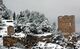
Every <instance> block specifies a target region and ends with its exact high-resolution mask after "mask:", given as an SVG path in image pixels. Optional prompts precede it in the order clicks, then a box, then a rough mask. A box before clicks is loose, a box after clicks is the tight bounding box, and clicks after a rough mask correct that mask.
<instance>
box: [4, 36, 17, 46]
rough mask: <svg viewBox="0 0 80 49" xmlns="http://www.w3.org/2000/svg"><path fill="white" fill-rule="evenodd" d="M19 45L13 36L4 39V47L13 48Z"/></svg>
mask: <svg viewBox="0 0 80 49" xmlns="http://www.w3.org/2000/svg"><path fill="white" fill-rule="evenodd" d="M16 43H17V39H16V38H14V37H11V36H5V37H3V46H6V47H11V46H14V44H16Z"/></svg>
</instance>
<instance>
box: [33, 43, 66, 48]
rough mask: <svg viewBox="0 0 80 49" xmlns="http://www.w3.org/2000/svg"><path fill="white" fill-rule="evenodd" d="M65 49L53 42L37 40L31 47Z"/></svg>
mask: <svg viewBox="0 0 80 49" xmlns="http://www.w3.org/2000/svg"><path fill="white" fill-rule="evenodd" d="M39 48H41V49H65V48H64V47H62V46H60V45H58V44H54V43H46V42H38V44H37V46H33V47H32V49H39Z"/></svg>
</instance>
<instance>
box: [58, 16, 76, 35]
mask: <svg viewBox="0 0 80 49" xmlns="http://www.w3.org/2000/svg"><path fill="white" fill-rule="evenodd" d="M58 30H59V31H61V32H63V33H64V35H71V33H73V32H75V16H74V15H70V16H68V15H64V16H59V17H58Z"/></svg>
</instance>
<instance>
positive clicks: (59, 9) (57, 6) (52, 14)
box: [3, 0, 80, 32]
mask: <svg viewBox="0 0 80 49" xmlns="http://www.w3.org/2000/svg"><path fill="white" fill-rule="evenodd" d="M3 1H4V4H5V5H6V7H7V8H8V9H11V10H12V11H13V12H14V11H15V12H16V13H19V12H20V11H24V10H26V9H28V10H30V11H38V12H40V13H43V14H45V16H46V17H47V18H48V19H49V21H50V22H51V23H53V22H55V21H56V22H57V17H58V16H60V15H75V17H76V32H79V31H80V0H3Z"/></svg>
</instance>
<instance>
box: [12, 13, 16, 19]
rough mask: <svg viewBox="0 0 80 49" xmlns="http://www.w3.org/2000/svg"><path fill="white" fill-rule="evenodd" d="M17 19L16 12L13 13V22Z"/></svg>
mask: <svg viewBox="0 0 80 49" xmlns="http://www.w3.org/2000/svg"><path fill="white" fill-rule="evenodd" d="M15 17H16V14H15V12H14V13H13V20H15Z"/></svg>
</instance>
